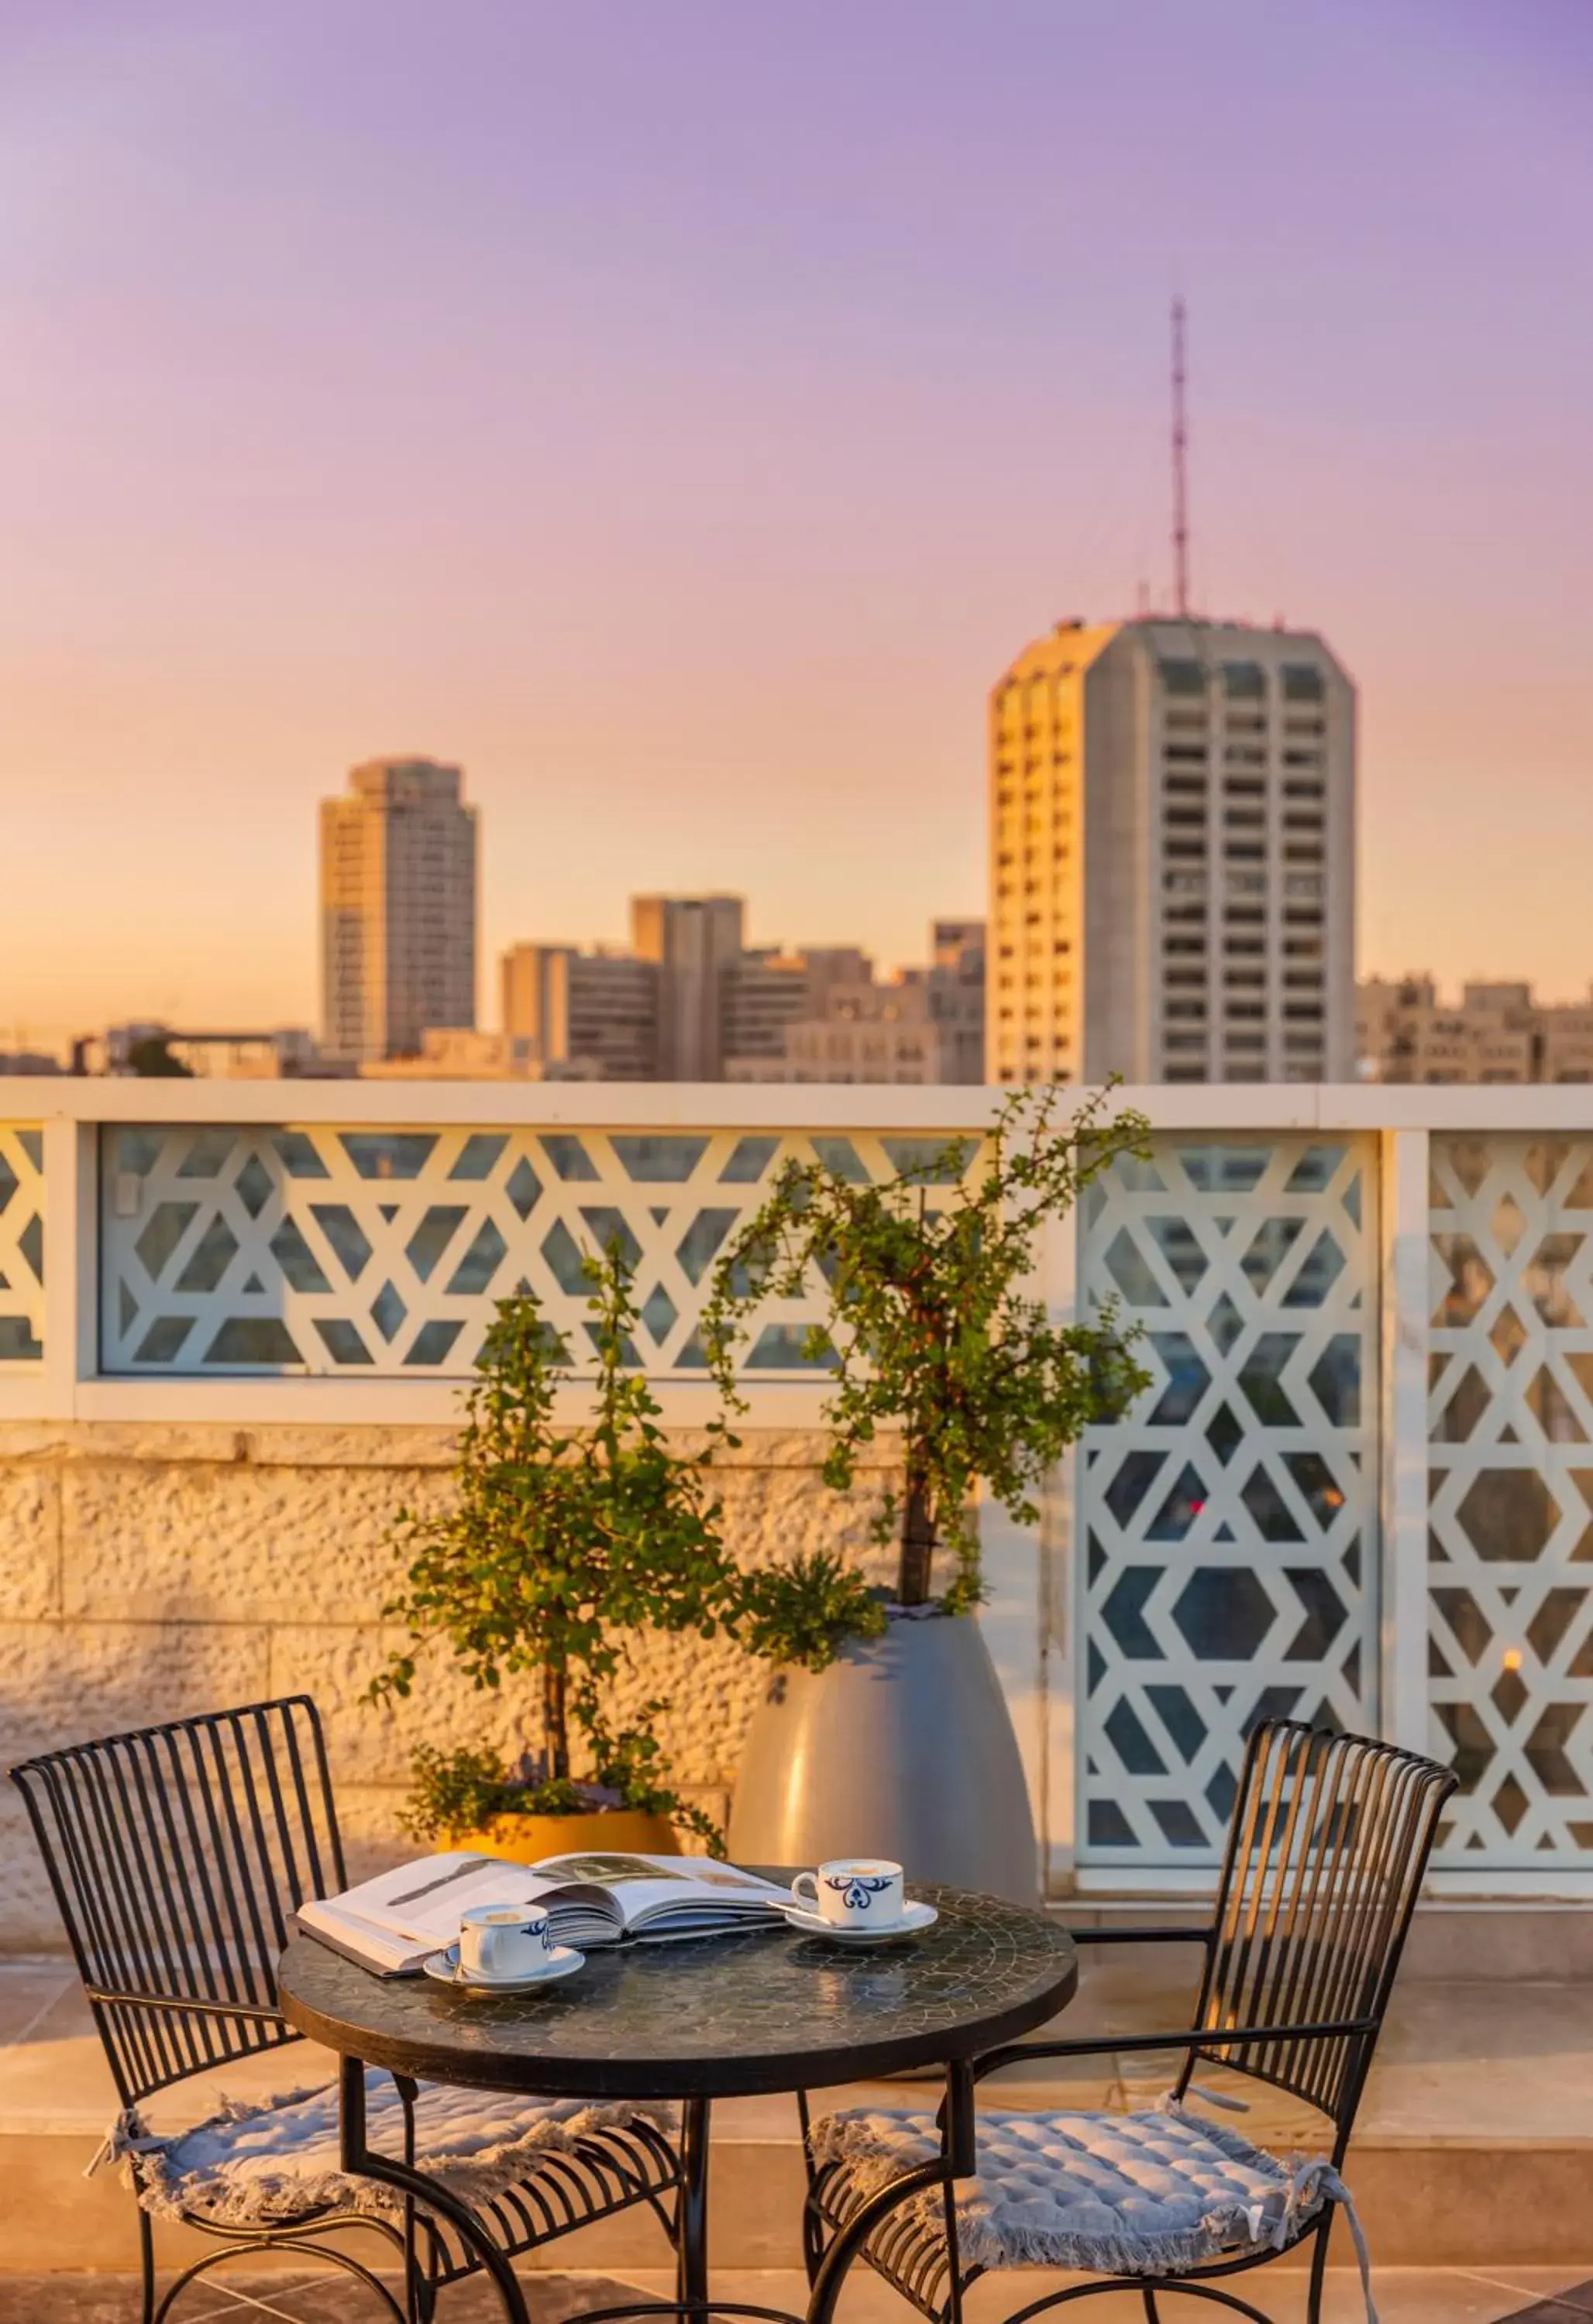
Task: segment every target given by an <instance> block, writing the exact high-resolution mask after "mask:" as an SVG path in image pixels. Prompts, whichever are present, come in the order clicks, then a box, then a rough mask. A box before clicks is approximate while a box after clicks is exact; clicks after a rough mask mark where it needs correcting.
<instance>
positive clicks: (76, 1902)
mask: <svg viewBox="0 0 1593 2324" xmlns="http://www.w3.org/2000/svg"><path fill="white" fill-rule="evenodd" d="M11 1774H12V1779H13V1781H14V1783H15V1784H18V1786H19V1787H20V1789H21V1791H22V1793H23V1798H24V1799H25V1800H26V1802H27V1806H28V1812H29V1815H30V1816H31V1818H32V1825H33V1830H34V1831H35V1832H36V1834H37V1835H38V1840H39V1846H40V1849H41V1850H42V1854H43V1857H44V1861H45V1865H46V1867H48V1870H49V1874H50V1880H51V1886H52V1888H53V1890H54V1892H55V1898H56V1902H57V1904H58V1905H59V1906H60V1914H61V1918H62V1920H63V1921H64V1923H65V1924H66V1929H67V1934H68V1936H69V1940H70V1941H71V1947H72V1950H73V1953H74V1954H75V1956H76V1959H77V1964H78V1969H79V1973H80V1975H81V1977H82V1979H83V1986H84V1989H85V1991H86V1993H87V1994H88V2000H89V2003H90V2006H91V2007H92V2009H93V2013H94V2021H95V2024H96V2026H97V2029H98V2033H99V2037H100V2040H101V2042H102V2043H104V2046H105V2052H106V2056H107V2059H108V2060H109V2061H110V2069H111V2074H112V2077H113V2079H114V2080H115V2083H116V2093H117V2097H118V2098H119V2100H120V2103H121V2107H122V2114H121V2118H120V2120H119V2122H118V2125H117V2126H116V2134H115V2135H114V2138H113V2142H112V2143H113V2145H114V2147H115V2148H116V2151H117V2152H119V2153H123V2154H125V2157H126V2160H127V2162H128V2164H129V2166H130V2168H131V2172H132V2175H133V2183H134V2190H135V2191H136V2192H137V2194H138V2197H139V2210H138V2223H139V2247H140V2255H141V2260H142V2267H143V2276H144V2324H161V2319H163V2318H164V2317H165V2316H166V2315H167V2313H168V2311H169V2310H170V2308H171V2304H172V2302H173V2301H174V2300H175V2299H176V2298H177V2296H178V2294H179V2293H180V2292H181V2291H182V2289H183V2287H184V2286H185V2285H186V2284H188V2283H190V2282H192V2281H193V2280H194V2279H195V2278H196V2277H198V2276H200V2275H203V2274H205V2273H208V2271H209V2270H210V2269H211V2268H214V2267H217V2266H219V2265H221V2264H224V2263H225V2262H226V2261H227V2260H228V2259H231V2258H236V2257H237V2256H239V2255H248V2254H250V2253H259V2252H264V2251H268V2250H273V2249H277V2248H281V2247H282V2246H292V2247H293V2248H294V2249H295V2250H297V2251H300V2252H304V2253H308V2254H311V2255H314V2256H315V2257H317V2258H319V2259H320V2260H324V2261H325V2262H327V2263H328V2264H330V2265H332V2266H334V2267H337V2268H340V2269H342V2270H344V2271H345V2272H346V2273H348V2274H350V2275H352V2276H355V2277H357V2278H358V2279H359V2281H360V2282H363V2283H365V2284H366V2285H367V2286H368V2287H369V2288H370V2290H371V2291H372V2292H373V2293H374V2294H375V2296H376V2297H377V2298H378V2299H379V2300H380V2301H382V2302H383V2303H384V2308H385V2310H386V2311H387V2312H388V2313H389V2314H390V2315H392V2316H394V2317H396V2318H397V2319H399V2324H428V2319H430V2318H431V2315H432V2312H433V2309H434V2307H435V2303H436V2299H437V2294H438V2292H439V2291H440V2289H441V2288H442V2287H443V2286H445V2285H447V2284H449V2283H451V2282H457V2281H458V2279H459V2278H461V2277H463V2276H466V2275H468V2274H470V2273H472V2272H473V2271H474V2269H476V2268H477V2267H478V2266H479V2265H480V2262H479V2261H478V2260H476V2259H473V2258H472V2257H471V2256H470V2255H469V2254H468V2252H467V2251H466V2250H465V2249H464V2248H463V2246H462V2245H461V2242H460V2239H459V2238H458V2236H457V2235H455V2234H453V2233H451V2232H450V2231H449V2227H448V2226H447V2223H446V2222H445V2221H443V2220H441V2219H440V2218H433V2217H432V2216H431V2214H430V2213H429V2212H427V2211H426V2210H425V2209H422V2208H419V2207H416V2206H406V2207H405V2208H404V2209H403V2212H402V2214H399V2215H385V2214H378V2215H375V2216H373V2215H372V2214H371V2212H370V2211H368V2210H366V2209H355V2208H353V2206H352V2203H351V2202H350V2201H349V2200H347V2199H344V2200H341V2201H338V2200H333V2201H321V2202H318V2203H315V2204H311V2205H308V2206H306V2207H305V2208H304V2209H302V2210H301V2211H300V2212H296V2213H293V2214H291V2215H289V2216H279V2215H278V2214H277V2213H276V2212H275V2211H274V2210H273V2212H272V2213H271V2214H270V2215H269V2216H264V2217H261V2218H256V2219H255V2220H253V2221H249V2222H246V2223H245V2222H240V2221H238V2220H237V2219H236V2218H230V2219H228V2220H227V2221H226V2222H222V2221H219V2220H218V2219H216V2218H208V2217H207V2216H206V2215H205V2212H204V2210H203V2209H188V2208H184V2207H181V2205H180V2206H179V2207H178V2216H180V2217H181V2218H182V2219H183V2220H184V2222H185V2223H186V2224H187V2225H189V2226H190V2227H196V2228H198V2229H199V2232H200V2233H201V2234H203V2235H205V2236H209V2237H211V2238H213V2239H214V2240H215V2241H216V2242H217V2244H218V2249H216V2250H214V2251H208V2252H206V2253H204V2254H203V2255H201V2257H200V2258H199V2259H198V2260H196V2261H194V2262H193V2263H192V2264H190V2265H189V2266H187V2267H185V2268H184V2269H182V2271H181V2273H179V2274H178V2275H177V2277H176V2278H175V2280H174V2281H173V2282H172V2283H171V2285H170V2286H169V2287H168V2290H167V2292H166V2294H165V2297H164V2298H163V2299H162V2300H161V2301H160V2302H159V2305H158V2307H157V2304H156V2295H157V2282H156V2275H155V2261H154V2238H153V2230H152V2219H151V2214H150V2210H149V2209H147V2208H146V2204H147V2203H148V2202H149V2200H150V2199H152V2197H153V2195H154V2194H155V2191H156V2188H155V2176H154V2173H155V2170H156V2165H155V2163H154V2161H153V2156H154V2155H155V2154H156V2153H158V2152H159V2151H160V2145H161V2143H160V2142H157V2141H153V2140H151V2139H150V2138H149V2137H148V2136H147V2133H146V2130H145V2126H144V2123H143V2121H142V2118H141V2116H140V2113H139V2108H140V2107H141V2106H142V2105H143V2103H144V2101H145V2100H146V2099H148V2098H151V2097H152V2096H153V2094H154V2093H156V2092H157V2091H161V2090H164V2089H168V2088H170V2087H171V2085H172V2084H174V2083H177V2082H181V2081H184V2080H187V2079H188V2078H189V2077H190V2076H192V2075H195V2074H201V2073H205V2072H207V2071H208V2070H210V2069H211V2068H213V2067H216V2066H220V2065H225V2064H226V2063H227V2062H228V2061H234V2060H238V2059H243V2058H247V2057H250V2056H252V2055H255V2054H256V2053H258V2052H263V2051H269V2050H273V2049H277V2048H281V2047H284V2046H285V2045H287V2044H288V2043H293V2042H298V2041H300V2040H301V2039H302V2038H303V2037H302V2036H301V2034H299V2033H296V2032H295V2031H294V2029H293V2028H292V2026H291V2025H290V2024H288V2023H287V2021H286V2019H285V2018H284V2017H283V2016H282V2014H281V2012H280V2010H279V2009H278V2006H277V1989H276V1962H277V1960H278V1957H279V1955H280V1954H281V1952H282V1948H283V1946H284V1945H285V1944H286V1943H287V1941H288V1939H289V1937H290V1935H291V1934H292V1913H293V1909H294V1906H295V1905H296V1904H298V1903H299V1902H300V1901H301V1899H303V1898H305V1897H308V1896H325V1895H335V1894H336V1893H337V1892H338V1889H340V1888H344V1887H346V1886H347V1875H346V1872H345V1870H344V1864H343V1849H342V1843H341V1841H340V1840H339V1837H338V1819H337V1813H336V1810H335V1808H334V1806H333V1801H332V1787H331V1781H330V1777H329V1772H328V1767H327V1757H326V1749H325V1745H324V1742H323V1739H322V1736H321V1727H320V1718H319V1716H318V1714H317V1712H316V1709H315V1706H314V1704H313V1703H312V1702H311V1701H310V1700H309V1698H308V1697H307V1696H303V1695H294V1696H290V1697H286V1698H284V1699H282V1700H280V1701H273V1702H258V1703H251V1704H248V1705H246V1706H245V1707H244V1708H242V1709H240V1710H236V1711H218V1712H215V1713H212V1714H210V1715H209V1716H207V1717H204V1718H199V1719H183V1720H175V1721H173V1722H172V1723H171V1725H170V1726H165V1727H152V1728H145V1729H140V1730H138V1731H136V1732H134V1733H131V1734H125V1735H113V1736H108V1737H106V1738H101V1739H100V1740H98V1741H95V1742H90V1743H82V1744H78V1745H75V1746H73V1747H71V1748H68V1749H66V1750H61V1751H53V1752H50V1753H47V1754H46V1755H44V1756H43V1757H38V1758H34V1759H29V1760H26V1761H24V1762H23V1764H22V1765H21V1766H16V1767H14V1768H13V1769H12V1770H11ZM394 2080H396V2081H397V2085H398V2093H399V2098H400V2101H401V2107H402V2115H401V2118H402V2122H403V2136H404V2144H405V2149H406V2153H405V2159H406V2160H408V2161H411V2162H413V2161H415V2160H417V2159H418V2160H419V2161H420V2163H421V2164H422V2166H423V2165H424V2163H425V2161H426V2156H425V2154H424V2153H423V2152H422V2153H421V2154H420V2155H419V2157H418V2158H417V2157H416V2154H415V2152H414V2148H415V2102H416V2089H415V2085H414V2084H412V2083H407V2082H405V2081H403V2080H400V2079H399V2078H396V2077H395V2078H394ZM517 2103H519V2104H521V2105H522V2106H523V2103H524V2102H523V2101H519V2102H517ZM680 2185H681V2166H680V2161H679V2157H678V2154H677V2153H676V2150H675V2147H674V2145H673V2144H672V2142H671V2140H670V2139H669V2138H668V2137H667V2136H666V2135H664V2133H663V2131H662V2129H661V2128H660V2127H659V2126H657V2125H656V2124H655V2123H653V2121H650V2120H649V2119H647V2118H646V2116H636V2117H634V2118H633V2119H629V2120H627V2121H625V2122H624V2123H623V2124H618V2123H616V2125H615V2126H598V2127H596V2128H593V2129H590V2130H585V2129H583V2130H582V2131H581V2132H580V2134H579V2136H578V2137H576V2138H575V2139H574V2140H573V2141H572V2142H570V2144H567V2145H566V2146H565V2147H564V2148H563V2149H561V2150H556V2151H550V2152H548V2153H545V2154H539V2155H538V2156H537V2157H536V2158H535V2160H534V2162H533V2164H532V2166H531V2167H530V2168H529V2169H528V2170H527V2172H526V2173H525V2175H524V2177H523V2178H522V2179H521V2180H519V2181H517V2182H516V2183H515V2184H514V2186H512V2187H509V2188H507V2189H505V2190H502V2191H500V2192H498V2193H496V2194H495V2195H493V2196H492V2197H491V2198H490V2199H486V2200H481V2201H477V2203H476V2204H475V2205H474V2206H473V2208H474V2209H475V2210H476V2213H477V2218H479V2219H480V2220H481V2222H482V2224H483V2225H484V2226H485V2227H486V2230H487V2233H488V2235H489V2237H490V2239H491V2240H492V2241H493V2242H494V2243H495V2244H496V2245H497V2246H499V2248H500V2249H501V2250H502V2251H503V2252H504V2254H505V2256H506V2257H508V2258H511V2259H512V2258H514V2257H516V2256H518V2255H520V2254H522V2253H523V2252H526V2251H530V2250H531V2249H533V2247H534V2246H538V2245H540V2244H543V2243H546V2242H548V2241H550V2240H551V2238H553V2237H554V2236H562V2235H567V2234H569V2233H570V2231H571V2230H572V2229H573V2228H576V2227H584V2226H586V2225H588V2223H589V2222H590V2221H591V2220H594V2219H597V2218H606V2217H607V2216H608V2215H609V2214H610V2213H612V2212H616V2211H622V2210H625V2209H629V2208H630V2207H631V2206H632V2205H633V2204H637V2203H646V2204H648V2205H649V2206H650V2207H651V2208H652V2209H653V2212H654V2213H655V2214H656V2216H657V2218H658V2219H659V2221H660V2224H661V2225H662V2227H663V2229H664V2231H665V2233H666V2234H667V2235H668V2236H671V2240H672V2238H673V2236H674V2229H675V2218H674V2210H675V2204H676V2202H678V2199H679V2190H680ZM354 2191H355V2190H352V2189H351V2190H349V2193H351V2194H352V2193H353V2192H354ZM362 2191H364V2192H366V2193H368V2190H362ZM167 2193H168V2196H169V2190H167ZM160 2208H162V2209H171V2203H170V2200H169V2199H162V2202H161V2205H160ZM350 2227H362V2228H365V2229H366V2230H369V2231H373V2232H375V2234H377V2235H378V2236H382V2237H384V2239H385V2241H386V2242H387V2244H388V2245H389V2246H391V2247H392V2249H393V2250H394V2252H395V2253H396V2254H397V2255H398V2258H399V2261H400V2264H401V2266H402V2271H403V2287H404V2297H403V2304H402V2305H400V2303H399V2302H398V2301H396V2300H395V2299H394V2296H393V2294H392V2292H390V2291H389V2290H388V2289H387V2287H386V2286H385V2285H384V2284H383V2283H382V2282H381V2281H380V2280H379V2278H378V2277H377V2276H376V2274H375V2273H374V2272H373V2270H372V2269H371V2268H369V2267H367V2266H366V2265H365V2264H364V2263H363V2262H362V2261H360V2260H359V2259H357V2258H356V2257H355V2256H354V2255H352V2254H351V2253H349V2252H347V2251H346V2250H343V2249H342V2248H340V2247H339V2246H338V2245H337V2244H330V2243H327V2242H325V2241H324V2240H323V2238H324V2237H325V2236H327V2235H328V2234H329V2233H330V2232H331V2231H333V2230H338V2229H344V2228H350Z"/></svg>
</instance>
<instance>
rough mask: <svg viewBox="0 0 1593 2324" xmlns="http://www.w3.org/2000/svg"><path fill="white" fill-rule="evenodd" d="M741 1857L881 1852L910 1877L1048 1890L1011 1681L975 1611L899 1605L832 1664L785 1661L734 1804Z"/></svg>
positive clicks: (1029, 1897)
mask: <svg viewBox="0 0 1593 2324" xmlns="http://www.w3.org/2000/svg"><path fill="white" fill-rule="evenodd" d="M730 1853H731V1856H732V1857H733V1858H736V1860H737V1861H739V1862H741V1863H744V1864H746V1863H752V1864H759V1863H762V1864H801V1865H809V1864H819V1863H822V1862H823V1861H824V1859H825V1858H827V1857H835V1856H883V1857H887V1858H892V1859H894V1861H895V1862H896V1863H898V1864H901V1865H903V1867H905V1869H906V1873H907V1877H908V1878H909V1879H910V1880H945V1881H949V1882H950V1883H951V1884H953V1885H954V1886H957V1887H959V1888H980V1889H984V1890H985V1891H986V1893H988V1894H990V1895H997V1896H1005V1897H1009V1898H1011V1899H1012V1900H1013V1902H1014V1903H1017V1904H1033V1903H1034V1902H1035V1901H1036V1899H1037V1896H1038V1895H1039V1869H1038V1858H1037V1855H1036V1850H1035V1844H1034V1823H1033V1817H1032V1815H1031V1813H1030V1810H1029V1790H1028V1785H1027V1784H1025V1782H1024V1780H1023V1761H1022V1760H1021V1759H1020V1757H1018V1742H1017V1737H1016V1736H1015V1735H1014V1733H1013V1725H1012V1720H1011V1719H1010V1718H1009V1717H1008V1715H1007V1709H1006V1703H1005V1699H1004V1697H1003V1695H1002V1692H1001V1683H1000V1681H999V1680H998V1679H997V1677H996V1665H994V1663H993V1662H992V1661H991V1659H990V1653H989V1649H988V1648H987V1647H986V1644H985V1641H984V1638H983V1637H982V1636H981V1635H980V1631H979V1626H978V1623H977V1621H976V1620H975V1619H974V1618H973V1617H972V1616H970V1615H940V1616H935V1617H931V1618H929V1619H927V1620H906V1621H903V1620H895V1621H893V1622H892V1623H891V1624H890V1627H889V1628H888V1629H887V1630H886V1632H885V1635H884V1637H882V1638H867V1639H854V1640H853V1641H852V1642H851V1643H850V1644H849V1645H847V1646H845V1647H843V1648H842V1650H841V1654H840V1655H839V1658H838V1660H837V1661H835V1662H833V1663H832V1664H831V1665H830V1666H829V1669H828V1670H824V1671H818V1672H814V1671H806V1670H800V1669H795V1670H775V1671H773V1672H772V1673H771V1674H770V1680H769V1688H768V1692H767V1694H766V1696H765V1698H764V1701H763V1703H762V1704H761V1705H760V1707H759V1709H758V1710H757V1711H756V1712H755V1715H754V1718H753V1722H752V1726H751V1728H750V1729H749V1730H748V1734H747V1740H746V1754H745V1756H744V1757H743V1759H742V1762H741V1772H740V1775H739V1777H738V1779H737V1782H736V1800H735V1804H734V1806H733V1808H732V1809H731V1812H730Z"/></svg>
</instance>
